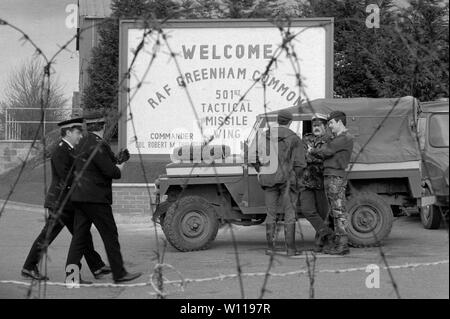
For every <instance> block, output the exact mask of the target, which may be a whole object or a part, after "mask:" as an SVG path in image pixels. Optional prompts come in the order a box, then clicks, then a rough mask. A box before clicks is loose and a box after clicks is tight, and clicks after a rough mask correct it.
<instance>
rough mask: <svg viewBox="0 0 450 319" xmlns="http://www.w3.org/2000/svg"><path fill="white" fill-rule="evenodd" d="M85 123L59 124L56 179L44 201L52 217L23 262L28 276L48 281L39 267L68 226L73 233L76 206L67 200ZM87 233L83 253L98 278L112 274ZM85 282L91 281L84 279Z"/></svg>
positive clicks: (54, 155)
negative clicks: (48, 249) (59, 235)
mask: <svg viewBox="0 0 450 319" xmlns="http://www.w3.org/2000/svg"><path fill="white" fill-rule="evenodd" d="M82 123H83V119H82V118H77V119H71V120H67V121H63V122H60V123H58V126H59V127H60V130H61V141H60V142H59V143H58V145H57V146H56V148H55V150H54V151H53V152H52V155H51V171H52V181H51V184H50V187H49V189H48V192H47V196H46V198H45V203H44V207H45V208H47V209H48V210H49V218H47V221H46V223H45V226H44V228H43V229H42V231H41V233H40V234H39V236H38V237H37V238H36V240H35V241H34V243H33V245H32V246H31V249H30V252H29V253H28V256H27V258H26V260H25V263H24V265H23V269H22V272H21V273H22V276H24V277H26V278H31V279H35V280H48V277H46V276H44V275H42V274H40V273H39V269H38V266H37V265H38V263H39V261H40V259H41V258H42V255H43V252H44V251H45V249H46V247H48V246H49V245H50V244H51V243H52V242H53V240H54V239H55V238H56V237H57V236H58V234H59V233H60V232H61V230H62V229H63V228H64V226H66V227H67V229H68V230H69V232H70V233H71V234H73V221H74V208H73V205H72V203H71V201H70V200H68V201H67V200H66V196H67V193H68V192H69V189H70V186H71V184H72V180H73V168H74V166H73V162H74V146H75V145H77V144H78V142H79V141H80V139H81V136H82V135H81V132H82ZM64 201H66V203H65V205H64V207H61V205H62V204H63V202H64ZM58 214H59V216H58ZM85 236H86V245H85V247H84V250H82V251H81V254H82V255H83V254H84V257H85V259H86V261H87V264H88V266H89V268H90V270H91V272H92V273H93V274H94V277H95V278H97V279H98V278H100V277H101V276H102V275H104V274H108V273H110V272H111V269H110V268H109V267H108V266H106V265H105V263H104V262H103V261H102V259H101V257H100V255H99V254H98V253H97V252H96V251H95V250H94V244H93V243H92V236H91V233H90V232H87V233H86V234H85ZM77 265H78V267H81V263H80V261H78V262H77ZM84 283H87V282H86V281H84Z"/></svg>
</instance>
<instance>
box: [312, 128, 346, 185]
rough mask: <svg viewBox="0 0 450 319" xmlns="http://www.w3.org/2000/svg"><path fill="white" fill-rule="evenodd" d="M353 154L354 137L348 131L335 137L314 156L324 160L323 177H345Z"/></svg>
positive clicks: (315, 152) (313, 152) (315, 151)
mask: <svg viewBox="0 0 450 319" xmlns="http://www.w3.org/2000/svg"><path fill="white" fill-rule="evenodd" d="M352 152H353V136H352V135H351V134H350V133H348V132H347V131H344V132H342V133H341V134H339V135H337V136H335V137H334V138H333V139H331V140H330V141H329V142H327V143H325V144H323V145H322V146H321V147H319V148H318V149H316V150H313V151H312V154H313V155H315V156H318V157H320V158H323V160H324V161H323V167H324V171H323V175H333V176H339V177H344V176H345V169H346V168H347V166H348V164H349V163H350V158H351V156H352Z"/></svg>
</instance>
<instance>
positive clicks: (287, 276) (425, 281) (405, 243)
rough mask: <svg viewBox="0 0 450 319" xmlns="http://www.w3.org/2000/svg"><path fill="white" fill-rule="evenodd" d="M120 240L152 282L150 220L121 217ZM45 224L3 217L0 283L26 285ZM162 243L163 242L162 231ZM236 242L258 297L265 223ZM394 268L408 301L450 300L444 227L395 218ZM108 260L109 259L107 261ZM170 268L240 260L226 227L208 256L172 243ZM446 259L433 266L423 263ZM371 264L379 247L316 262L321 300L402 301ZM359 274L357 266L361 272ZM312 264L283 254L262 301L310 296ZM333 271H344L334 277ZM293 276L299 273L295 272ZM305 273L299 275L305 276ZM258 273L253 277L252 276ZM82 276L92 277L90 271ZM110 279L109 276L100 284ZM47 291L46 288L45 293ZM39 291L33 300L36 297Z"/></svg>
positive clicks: (148, 292) (218, 283)
mask: <svg viewBox="0 0 450 319" xmlns="http://www.w3.org/2000/svg"><path fill="white" fill-rule="evenodd" d="M117 220H118V222H120V224H119V225H118V228H119V238H120V243H121V246H122V252H123V255H124V259H125V261H126V267H127V268H128V269H129V270H130V271H142V272H144V273H145V276H144V277H141V278H140V279H138V280H136V281H135V282H133V283H143V282H146V281H148V280H149V278H150V275H151V274H152V271H153V268H154V265H155V261H154V256H155V254H154V251H155V249H156V240H155V230H154V228H153V227H152V225H151V223H150V219H149V218H143V219H141V220H134V221H133V223H123V222H124V221H126V219H123V218H118V219H117ZM42 225H43V215H42V213H38V212H32V211H21V210H20V209H18V207H16V206H15V207H12V208H9V209H7V210H6V211H5V213H4V215H3V216H2V217H1V218H0V281H2V280H3V281H4V280H17V281H22V282H27V281H26V280H24V279H22V278H21V277H20V275H19V272H20V268H21V266H22V263H23V261H24V258H25V256H26V254H27V252H28V249H29V246H30V245H31V243H32V241H33V240H34V238H35V236H36V235H37V234H38V232H39V231H40V228H41V227H42ZM301 226H302V231H303V234H304V238H305V241H304V242H302V241H301V240H300V239H298V241H297V243H298V246H299V247H301V246H303V247H312V246H313V238H314V232H313V229H312V228H311V226H310V225H309V224H308V223H307V222H306V221H303V220H302V221H301ZM157 233H158V234H159V237H160V240H162V239H163V238H164V235H163V234H162V232H161V230H160V229H157ZM234 233H235V236H236V239H237V243H238V252H239V259H240V263H241V265H242V266H243V267H242V271H243V272H244V273H245V274H246V275H244V276H243V284H244V293H245V297H246V298H258V297H259V295H260V293H261V287H262V283H263V280H264V276H263V274H264V273H265V271H266V269H267V266H268V262H269V257H268V256H266V255H265V254H264V247H265V234H264V225H260V226H253V227H234ZM93 236H94V242H95V245H96V247H97V248H98V251H99V252H100V254H101V255H102V256H106V255H105V252H104V249H103V245H102V242H101V240H100V237H99V235H98V233H97V231H96V230H95V228H93ZM69 241H70V234H69V233H68V232H67V231H66V230H64V231H63V232H62V233H61V235H60V236H59V237H58V238H57V239H56V240H55V242H54V243H53V244H52V245H51V248H50V250H49V257H50V259H49V261H48V274H49V276H50V278H51V281H52V282H62V281H63V280H64V269H63V265H64V262H65V258H66V254H67V249H68V245H69ZM160 244H161V242H160ZM382 249H383V251H384V253H385V254H386V258H387V261H388V263H389V265H391V266H401V267H400V268H396V269H393V270H392V275H393V278H394V280H395V282H396V284H397V285H398V290H399V294H400V296H401V297H402V298H449V264H448V259H449V237H448V232H447V230H445V229H440V230H435V231H432V230H425V229H423V228H422V226H421V224H420V221H419V220H418V218H417V217H400V218H397V219H396V220H395V223H394V227H393V230H392V233H391V235H390V236H389V238H388V239H387V240H386V241H385V245H384V246H383V247H382ZM104 258H105V260H106V257H104ZM164 261H165V263H167V264H169V265H171V266H173V267H174V268H175V269H176V271H178V272H179V273H177V272H175V271H174V270H172V269H169V268H164V270H165V271H164V275H165V277H166V279H167V280H178V279H179V278H180V276H181V277H183V278H185V279H186V278H189V279H204V278H210V277H216V276H220V275H233V274H236V257H235V252H234V249H233V245H232V241H231V233H230V231H229V229H227V228H224V229H221V230H220V232H219V235H218V237H217V239H216V241H215V242H214V243H213V245H212V247H211V248H210V249H209V250H206V251H202V252H192V253H180V252H178V251H176V250H175V249H174V248H173V247H171V246H170V245H169V246H168V247H167V249H166V253H165V260H164ZM439 261H444V262H443V263H440V264H435V265H428V266H427V265H424V264H427V263H435V262H439ZM370 264H376V265H379V266H380V267H381V268H382V267H383V266H385V264H384V262H383V260H382V258H381V257H380V250H379V248H367V249H352V251H351V255H349V256H346V257H323V256H319V257H318V259H317V262H316V276H315V283H314V296H315V298H396V293H395V291H394V289H393V285H392V283H391V281H390V276H389V275H388V272H387V271H386V270H384V269H381V270H380V281H379V282H380V287H379V288H372V289H368V288H367V287H366V284H365V283H366V278H367V276H369V275H370V273H368V272H365V267H367V265H370ZM407 264H419V266H418V267H414V268H407V267H403V266H405V265H407ZM361 267H362V270H361V269H354V268H361ZM306 269H307V267H306V259H305V258H304V257H302V258H296V259H287V258H285V257H277V258H276V260H275V263H274V264H273V267H272V272H273V273H276V274H279V275H280V276H271V277H270V278H269V279H268V284H267V289H268V292H266V293H265V295H264V298H309V294H310V285H309V277H308V275H307V274H304V273H301V272H302V271H305V270H306ZM328 270H346V271H347V272H341V273H333V272H327V271H328ZM290 272H294V273H290ZM299 272H300V273H299ZM249 274H253V275H249ZM82 275H83V278H85V279H88V280H94V279H93V277H92V275H91V274H90V273H89V270H87V267H84V268H83V270H82ZM95 282H96V283H109V282H112V280H111V278H110V277H109V278H104V279H102V280H98V281H95ZM27 291H28V286H22V285H16V284H9V283H0V298H24V297H25V296H26V293H27ZM165 292H167V293H169V295H168V298H240V297H241V292H240V285H239V281H238V278H237V277H233V278H228V279H223V280H206V281H203V282H190V283H188V284H186V285H185V286H184V287H183V289H181V288H180V287H179V286H175V285H166V286H165ZM42 293H43V290H41V296H42ZM38 294H39V290H38V288H37V287H35V288H33V289H32V295H33V296H38ZM46 297H47V298H155V295H154V290H153V289H152V288H151V287H150V286H141V287H109V288H93V287H90V288H83V287H82V288H75V289H68V288H66V287H60V286H47V287H46Z"/></svg>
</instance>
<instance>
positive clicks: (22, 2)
mask: <svg viewBox="0 0 450 319" xmlns="http://www.w3.org/2000/svg"><path fill="white" fill-rule="evenodd" d="M76 3H77V0H0V18H2V19H4V20H6V21H8V22H9V23H11V24H14V25H15V26H17V27H19V28H21V29H22V30H23V31H24V32H25V33H27V34H28V35H29V37H30V38H31V39H33V41H34V42H35V43H36V44H37V45H38V46H39V47H40V48H41V49H42V51H43V52H44V53H45V54H46V55H47V56H53V54H54V53H55V52H56V51H57V50H58V49H59V47H58V45H62V44H64V43H65V42H67V41H68V40H69V39H70V38H71V37H72V36H73V35H74V34H75V32H76V29H70V28H68V27H67V26H66V23H65V20H66V17H67V16H68V15H69V13H66V11H65V10H66V6H67V5H68V4H76ZM20 37H21V36H20V34H19V33H18V32H17V31H14V30H12V29H11V28H9V27H5V26H0V101H2V100H4V87H5V82H6V80H7V78H8V75H9V74H10V73H11V71H13V69H14V68H18V67H20V66H21V64H23V63H24V62H25V61H27V59H30V58H32V56H33V53H34V49H33V48H32V46H31V45H30V44H28V43H25V44H24V43H23V41H20V40H19V39H20ZM69 50H71V51H72V52H73V54H72V53H70V52H62V53H61V54H60V55H59V57H58V58H57V59H56V65H55V71H56V76H57V77H58V78H59V82H60V83H61V84H62V85H63V86H64V94H65V95H66V97H67V98H69V99H70V101H69V103H71V97H72V92H73V91H78V52H75V43H72V44H71V45H70V46H69Z"/></svg>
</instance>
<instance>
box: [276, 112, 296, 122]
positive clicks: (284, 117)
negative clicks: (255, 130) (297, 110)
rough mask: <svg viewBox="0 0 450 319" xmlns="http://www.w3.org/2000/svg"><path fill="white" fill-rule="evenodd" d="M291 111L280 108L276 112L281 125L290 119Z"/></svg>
mask: <svg viewBox="0 0 450 319" xmlns="http://www.w3.org/2000/svg"><path fill="white" fill-rule="evenodd" d="M292 119H293V117H292V113H291V112H289V111H286V110H281V111H279V112H278V123H279V124H281V125H285V124H287V123H289V121H292Z"/></svg>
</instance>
